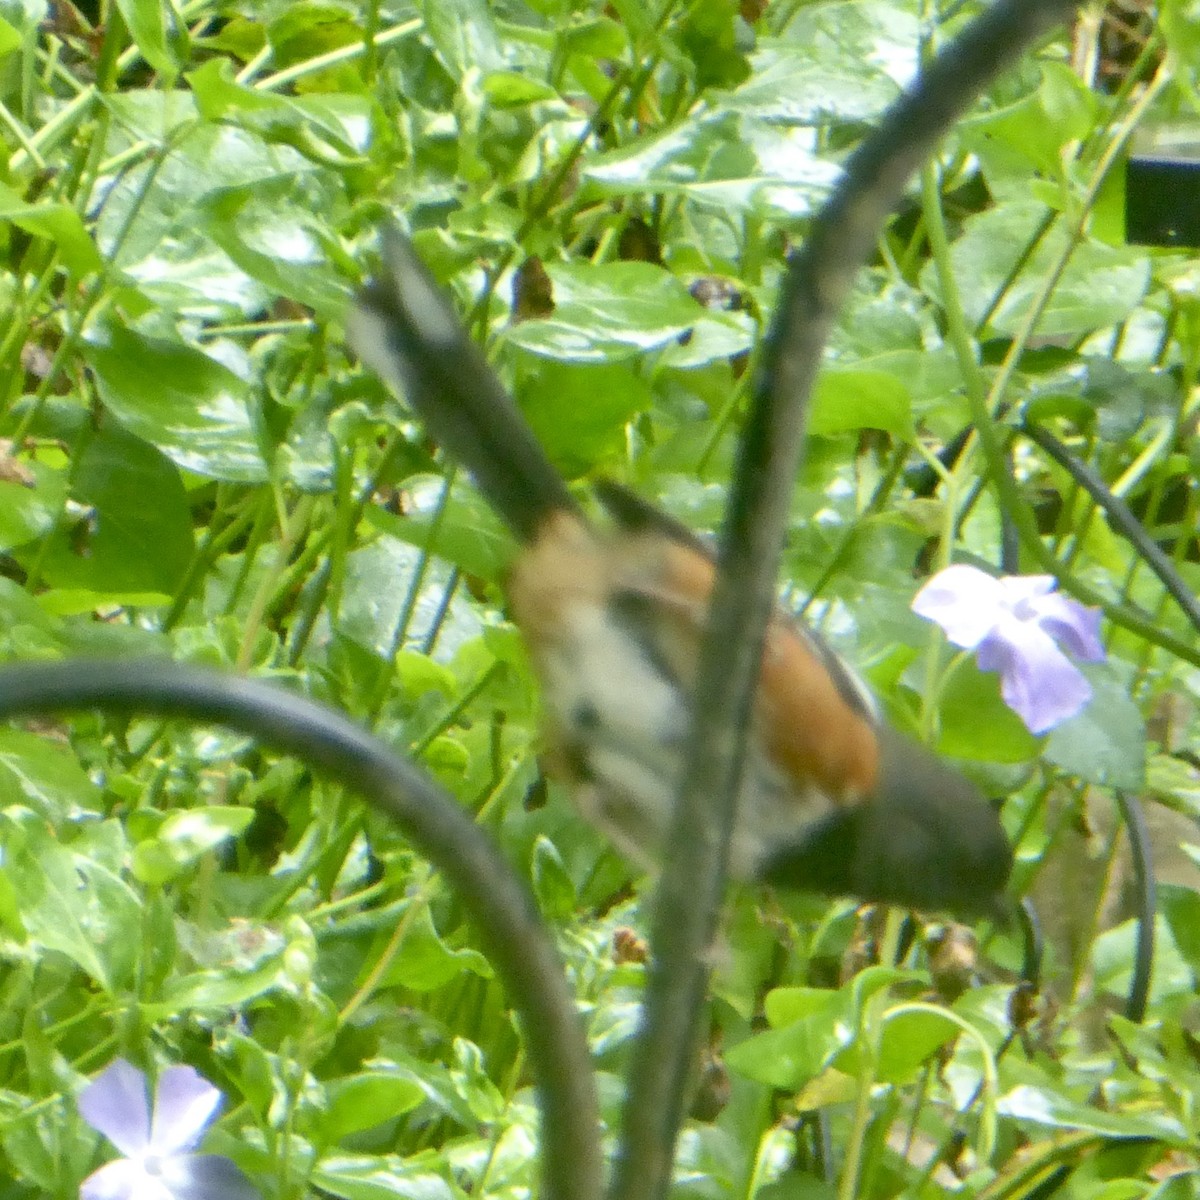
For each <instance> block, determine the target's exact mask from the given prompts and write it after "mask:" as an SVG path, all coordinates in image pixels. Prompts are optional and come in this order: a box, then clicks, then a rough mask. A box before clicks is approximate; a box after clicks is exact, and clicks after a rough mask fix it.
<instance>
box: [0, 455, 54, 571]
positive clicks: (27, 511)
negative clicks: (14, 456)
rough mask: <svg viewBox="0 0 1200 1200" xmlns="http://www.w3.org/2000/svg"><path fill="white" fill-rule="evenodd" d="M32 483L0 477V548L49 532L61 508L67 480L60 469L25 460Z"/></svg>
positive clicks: (9, 547) (22, 543) (13, 545)
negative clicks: (29, 484) (30, 484)
mask: <svg viewBox="0 0 1200 1200" xmlns="http://www.w3.org/2000/svg"><path fill="white" fill-rule="evenodd" d="M27 465H28V467H29V471H30V474H31V476H32V486H31V487H27V486H26V485H25V484H23V483H18V482H16V481H15V480H12V479H0V550H13V549H15V548H16V547H18V546H24V545H25V544H26V543H28V542H31V541H33V539H34V538H36V537H39V536H40V535H41V534H44V533H48V532H49V531H50V530H51V529H52V528H53V527H54V522H55V521H56V520H57V519H58V516H59V513H61V512H62V507H63V503H64V502H65V500H66V497H67V480H66V476H65V474H64V473H63V472H62V471H57V470H54V469H53V468H51V467H49V466H46V465H45V464H43V463H39V462H36V461H35V462H30V463H28V464H27Z"/></svg>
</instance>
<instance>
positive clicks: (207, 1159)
mask: <svg viewBox="0 0 1200 1200" xmlns="http://www.w3.org/2000/svg"><path fill="white" fill-rule="evenodd" d="M78 1103H79V1112H80V1115H81V1116H82V1117H83V1119H84V1120H85V1121H86V1122H87V1123H88V1124H89V1125H90V1126H91V1127H92V1128H93V1129H96V1130H99V1131H100V1132H101V1133H102V1134H104V1136H105V1137H106V1138H108V1140H109V1141H110V1142H112V1144H113V1145H114V1146H116V1148H117V1149H118V1150H120V1151H121V1153H122V1154H124V1155H125V1157H124V1158H118V1159H116V1160H114V1161H113V1162H110V1163H105V1165H104V1166H102V1167H101V1168H100V1169H99V1170H98V1171H94V1172H93V1173H92V1174H91V1175H89V1176H88V1177H87V1178H86V1179H85V1180H84V1181H83V1183H82V1184H81V1185H80V1188H79V1196H80V1200H259V1194H258V1192H257V1191H256V1190H255V1189H254V1188H253V1187H252V1186H251V1184H250V1181H249V1180H248V1179H247V1178H246V1176H245V1175H243V1174H242V1172H241V1170H240V1169H239V1168H238V1167H237V1166H235V1165H234V1163H232V1162H231V1161H230V1160H229V1159H228V1158H223V1157H222V1156H220V1155H218V1154H192V1153H191V1151H192V1150H193V1149H194V1148H195V1146H197V1145H198V1144H199V1142H200V1139H201V1137H202V1136H203V1135H204V1131H205V1129H207V1128H208V1126H209V1124H210V1123H211V1122H212V1120H213V1118H214V1117H215V1116H216V1115H217V1109H218V1107H220V1104H221V1093H220V1092H219V1091H217V1089H216V1088H215V1087H213V1085H212V1084H211V1083H209V1082H208V1080H207V1079H203V1078H202V1077H201V1076H200V1075H198V1074H197V1073H196V1072H195V1071H194V1070H193V1069H192V1068H191V1067H168V1068H167V1069H166V1070H165V1071H163V1072H162V1074H161V1075H160V1076H159V1077H158V1088H157V1089H156V1091H155V1093H154V1115H153V1117H151V1115H150V1108H149V1105H148V1104H147V1097H146V1077H145V1075H143V1074H142V1072H141V1071H139V1070H138V1069H137V1067H135V1066H133V1065H132V1064H130V1063H127V1062H126V1061H125V1060H124V1059H123V1058H118V1059H117V1060H116V1061H115V1062H114V1063H112V1064H111V1065H110V1066H108V1067H106V1068H105V1070H104V1071H102V1072H101V1073H100V1074H99V1075H98V1076H97V1077H96V1078H95V1079H94V1080H92V1082H91V1083H89V1084H88V1086H87V1087H85V1088H84V1089H83V1091H82V1092H80V1094H79V1101H78Z"/></svg>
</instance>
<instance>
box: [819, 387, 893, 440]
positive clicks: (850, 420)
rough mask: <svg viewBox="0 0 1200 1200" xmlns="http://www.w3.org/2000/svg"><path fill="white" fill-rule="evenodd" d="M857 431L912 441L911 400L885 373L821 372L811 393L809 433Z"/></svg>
mask: <svg viewBox="0 0 1200 1200" xmlns="http://www.w3.org/2000/svg"><path fill="white" fill-rule="evenodd" d="M858 429H882V430H884V431H886V432H888V433H894V434H895V435H896V436H897V437H899V438H903V439H905V440H906V441H912V439H913V436H914V434H913V420H912V397H911V396H910V395H909V393H908V388H906V387H905V386H904V383H903V382H902V381H901V380H900V379H899V378H897V377H896V376H895V375H890V374H888V373H887V372H885V371H866V370H845V369H834V370H827V371H822V372H821V374H820V375H819V376H818V377H817V385H816V388H815V389H814V391H813V399H812V413H811V414H810V416H809V418H808V431H809V433H812V434H832V433H848V432H850V431H853V430H858Z"/></svg>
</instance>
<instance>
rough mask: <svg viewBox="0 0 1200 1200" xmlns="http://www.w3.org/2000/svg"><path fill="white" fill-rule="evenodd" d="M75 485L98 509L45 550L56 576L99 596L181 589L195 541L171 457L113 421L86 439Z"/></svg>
mask: <svg viewBox="0 0 1200 1200" xmlns="http://www.w3.org/2000/svg"><path fill="white" fill-rule="evenodd" d="M71 490H72V493H73V495H74V498H75V499H76V500H77V501H78V502H79V503H80V504H82V505H86V506H87V507H88V509H89V510H90V511H89V513H88V515H87V517H86V519H85V520H84V521H82V522H80V523H79V524H78V525H76V526H74V527H67V528H60V529H59V530H58V531H57V532H56V535H55V537H54V538H53V539H51V542H50V544H49V545H48V546H47V547H46V548H45V549H44V550H43V551H41V553H42V554H43V555H44V557H43V558H42V574H43V576H44V578H45V579H46V581H47V582H48V583H50V584H52V585H53V586H54V587H56V588H63V589H75V590H80V591H89V592H91V593H93V594H95V595H97V596H101V595H114V594H127V595H129V594H132V595H137V594H144V595H146V596H150V595H153V594H155V593H162V594H166V595H170V594H171V593H173V592H174V591H175V589H176V588H177V587H178V586H179V584H180V583H181V582H182V580H183V576H184V573H185V572H186V571H187V567H188V564H189V563H190V562H191V558H192V553H193V550H194V544H193V535H192V518H191V510H190V508H189V505H188V499H187V494H186V492H185V491H184V488H183V481H182V480H181V479H180V477H179V471H178V469H177V468H176V467H175V465H174V464H173V463H172V462H171V461H170V460H169V459H168V458H166V457H165V456H164V455H163V454H161V453H160V452H159V451H158V450H156V449H155V448H154V447H153V446H151V445H149V444H147V443H146V442H144V441H142V440H141V439H140V438H137V437H134V436H133V435H132V434H130V433H127V432H126V431H125V430H124V429H122V428H121V427H120V426H119V425H117V424H116V423H115V422H112V421H109V422H107V423H106V424H105V425H103V426H102V427H101V428H100V429H99V430H98V431H97V432H96V433H95V434H94V435H92V436H90V437H89V438H88V439H87V440H86V441H85V442H84V445H83V449H82V452H81V453H80V454H79V455H78V457H77V459H76V466H75V473H74V479H73V482H72V488H71ZM150 496H152V497H153V498H154V502H153V503H152V504H149V503H147V497H150Z"/></svg>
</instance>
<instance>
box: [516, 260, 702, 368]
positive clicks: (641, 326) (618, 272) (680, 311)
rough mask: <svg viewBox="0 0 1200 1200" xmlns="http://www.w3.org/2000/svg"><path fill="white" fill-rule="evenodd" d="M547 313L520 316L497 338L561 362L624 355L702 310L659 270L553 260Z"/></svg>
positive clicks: (683, 327)
mask: <svg viewBox="0 0 1200 1200" xmlns="http://www.w3.org/2000/svg"><path fill="white" fill-rule="evenodd" d="M546 273H547V274H548V275H549V276H550V280H551V283H552V284H553V287H554V311H553V313H551V315H550V316H548V317H539V318H536V319H533V320H529V321H522V322H521V323H520V324H519V325H515V326H512V327H511V328H509V329H508V330H507V331H506V332H505V335H504V337H505V340H506V341H508V342H510V343H512V344H513V345H516V346H520V347H522V348H523V349H525V350H529V351H530V352H532V353H533V354H539V355H542V356H543V357H546V358H557V359H561V360H563V361H565V362H614V361H619V360H621V359H626V358H632V357H633V356H634V355H635V354H638V353H640V352H642V351H646V350H653V349H655V348H656V347H658V346H661V345H663V344H664V343H665V342H669V341H671V340H672V339H674V338H678V337H680V336H682V335H683V334H684V333H686V332H687V331H688V330H689V329H690V328H691V327H692V326H693V325H694V324H695V323H696V321H698V320H699V319H700V317H701V316H702V315H704V311H705V310H704V309H703V308H702V307H701V306H700V305H699V304H697V302H696V301H695V300H693V299H692V297H691V296H690V295H689V294H688V290H687V288H686V287H684V285H683V284H682V283H681V282H680V281H679V280H678V279H676V278H675V276H674V275H672V274H671V273H670V272H669V271H667V270H664V268H662V267H659V266H655V265H654V264H653V263H646V262H611V263H601V264H599V265H592V264H590V263H554V264H551V265H549V266H547V268H546Z"/></svg>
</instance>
